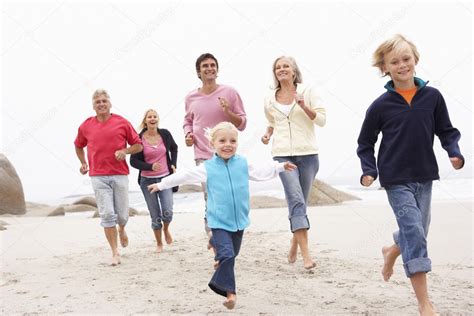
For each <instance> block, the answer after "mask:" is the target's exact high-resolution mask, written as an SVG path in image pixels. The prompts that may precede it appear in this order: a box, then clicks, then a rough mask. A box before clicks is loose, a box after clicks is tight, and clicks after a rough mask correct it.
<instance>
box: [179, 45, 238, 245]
mask: <svg viewBox="0 0 474 316" xmlns="http://www.w3.org/2000/svg"><path fill="white" fill-rule="evenodd" d="M218 71H219V63H218V62H217V59H216V58H215V57H214V56H213V55H212V54H209V53H205V54H202V55H201V56H199V57H198V59H197V60H196V72H197V76H198V78H199V79H201V81H202V86H201V87H200V88H198V89H195V90H193V91H191V92H189V93H188V95H187V96H186V99H185V105H186V109H185V111H186V114H185V116H184V123H183V129H184V135H185V142H186V145H187V146H193V145H194V160H195V161H196V165H199V164H201V163H202V162H203V161H204V160H207V159H210V158H211V157H212V155H213V150H212V148H211V147H210V144H209V140H208V139H207V138H206V135H205V129H206V128H209V129H211V128H213V127H214V126H215V125H217V124H218V123H220V122H224V121H226V122H231V123H232V124H234V125H235V127H237V129H239V130H240V131H243V130H244V129H245V126H246V125H247V117H246V114H245V110H244V105H243V103H242V99H241V98H240V95H239V93H238V92H237V91H236V90H235V89H234V88H232V87H230V86H226V85H222V84H217V82H216V79H217V73H218ZM202 187H203V190H204V199H205V200H206V201H207V193H206V184H205V183H203V184H202ZM204 221H205V223H206V222H207V221H206V218H204ZM205 228H206V232H207V234H208V236H209V237H210V236H211V233H210V230H209V228H208V227H207V224H206V225H205Z"/></svg>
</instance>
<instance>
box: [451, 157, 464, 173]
mask: <svg viewBox="0 0 474 316" xmlns="http://www.w3.org/2000/svg"><path fill="white" fill-rule="evenodd" d="M449 160H450V161H451V164H452V165H453V168H454V169H456V170H458V169H461V168H462V167H463V165H464V160H462V159H461V158H459V157H449Z"/></svg>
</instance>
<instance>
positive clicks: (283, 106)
mask: <svg viewBox="0 0 474 316" xmlns="http://www.w3.org/2000/svg"><path fill="white" fill-rule="evenodd" d="M293 105H295V102H293V103H291V104H281V103H280V102H278V101H277V102H275V107H276V108H277V109H278V111H280V112H282V113H283V114H285V115H286V116H288V114H290V111H291V109H292V108H293Z"/></svg>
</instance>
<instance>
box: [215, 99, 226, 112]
mask: <svg viewBox="0 0 474 316" xmlns="http://www.w3.org/2000/svg"><path fill="white" fill-rule="evenodd" d="M217 98H218V99H219V104H220V106H221V107H222V110H223V111H224V112H227V111H228V110H229V102H227V99H226V98H221V97H217Z"/></svg>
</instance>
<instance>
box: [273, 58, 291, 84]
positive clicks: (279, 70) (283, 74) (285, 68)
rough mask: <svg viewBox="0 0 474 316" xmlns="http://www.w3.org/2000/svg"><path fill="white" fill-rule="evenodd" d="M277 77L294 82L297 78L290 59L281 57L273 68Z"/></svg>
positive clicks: (279, 79) (280, 79) (280, 80)
mask: <svg viewBox="0 0 474 316" xmlns="http://www.w3.org/2000/svg"><path fill="white" fill-rule="evenodd" d="M273 72H274V73H275V77H276V79H277V80H278V81H279V82H282V81H289V82H293V80H294V78H295V70H294V69H293V67H292V65H291V63H290V61H289V60H288V59H286V58H280V59H279V60H278V61H277V62H276V63H275V67H274V69H273Z"/></svg>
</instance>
